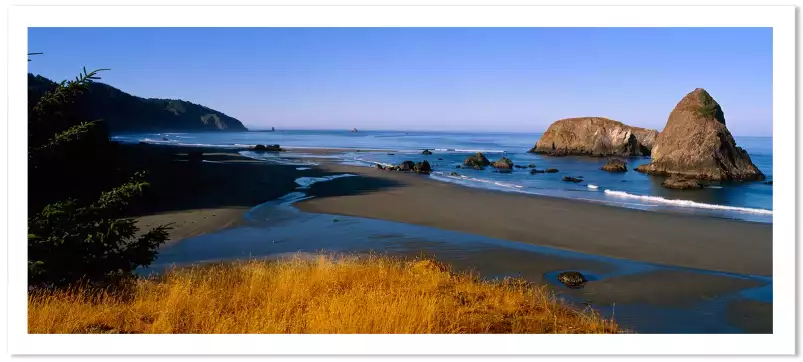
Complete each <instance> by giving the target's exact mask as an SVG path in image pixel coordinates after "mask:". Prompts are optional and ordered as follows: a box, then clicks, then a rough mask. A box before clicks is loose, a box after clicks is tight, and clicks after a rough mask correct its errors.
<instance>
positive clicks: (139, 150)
mask: <svg viewBox="0 0 803 362" xmlns="http://www.w3.org/2000/svg"><path fill="white" fill-rule="evenodd" d="M128 147H129V148H128V151H129V152H130V155H131V157H132V163H131V167H133V168H136V167H147V168H149V169H150V170H151V171H152V178H151V183H152V185H151V188H150V190H149V191H148V194H147V197H146V198H145V200H144V202H143V203H142V204H141V205H138V206H139V207H138V208H137V214H136V215H134V216H136V217H137V218H138V221H139V223H140V225H141V226H146V227H147V226H155V225H159V224H168V223H170V224H171V226H172V227H173V229H172V230H171V240H170V242H168V243H167V244H166V245H165V246H164V247H163V249H164V253H165V257H166V258H167V259H177V260H194V258H200V259H199V260H209V259H210V258H211V259H214V258H215V257H219V258H224V259H225V258H231V257H233V256H234V255H240V254H242V253H246V254H245V255H250V254H252V253H254V255H272V254H276V255H288V254H289V253H294V252H297V251H302V252H305V253H309V252H313V253H314V252H316V251H317V250H322V249H328V248H329V247H332V246H337V247H339V248H340V250H353V251H361V250H363V251H365V250H370V249H372V247H370V245H371V241H370V240H368V239H371V238H373V237H375V236H371V235H369V234H370V233H372V232H373V231H368V230H372V229H370V228H368V229H359V228H358V229H352V230H355V231H350V232H349V231H346V233H345V234H338V236H334V235H332V234H331V232H334V231H335V229H332V230H329V228H330V227H331V226H333V225H338V223H334V224H333V223H332V221H337V219H336V218H337V217H338V215H345V216H347V217H348V216H354V217H360V218H367V219H372V220H387V221H392V222H400V223H403V224H398V225H400V226H403V225H417V226H422V227H429V228H435V229H438V230H444V231H446V232H458V233H461V234H455V237H457V238H461V239H462V238H465V237H460V236H459V235H477V236H479V237H488V238H494V239H502V240H509V241H514V242H523V243H526V244H532V245H534V246H546V247H552V248H557V249H563V250H569V251H573V252H580V253H585V254H593V255H601V256H606V257H613V258H618V259H621V260H623V262H625V263H627V262H629V261H635V262H646V263H652V264H657V265H659V266H661V265H663V266H668V267H669V268H668V269H666V268H663V269H662V268H661V267H659V268H658V269H652V270H645V271H644V272H637V273H635V274H628V275H622V276H611V277H605V278H603V279H602V280H599V281H596V282H594V283H589V285H588V286H586V287H585V288H584V289H581V290H569V289H565V290H561V293H563V294H564V295H567V296H571V297H573V298H575V300H578V301H583V300H587V301H593V303H594V305H595V306H599V307H603V308H612V307H613V306H615V305H622V304H623V303H624V304H629V305H650V306H653V307H657V308H670V310H671V309H673V308H689V307H690V306H693V305H695V303H699V302H701V301H704V300H705V299H706V298H713V297H716V296H724V295H730V294H733V293H738V292H739V291H740V290H747V289H751V288H760V287H762V286H763V285H764V284H765V283H766V282H762V281H761V279H749V278H748V279H745V278H741V277H738V276H736V277H731V276H729V275H727V274H725V275H717V274H716V273H711V272H710V271H717V272H725V273H736V274H749V275H756V276H764V277H767V276H769V277H771V275H772V225H771V224H762V223H753V222H746V221H738V220H729V219H720V218H713V217H695V216H688V215H678V214H669V213H660V212H649V211H640V210H632V209H624V208H617V207H612V206H607V205H602V204H596V203H591V202H583V201H576V200H568V199H560V198H553V197H545V196H532V195H523V194H516V193H506V192H499V191H490V190H481V189H475V188H468V187H463V186H459V185H454V184H449V183H443V182H439V181H436V180H433V179H430V178H429V177H427V176H425V175H416V174H410V173H400V172H389V171H380V170H377V169H373V168H367V167H354V166H344V165H340V164H336V163H333V162H331V160H329V161H327V160H326V159H319V160H317V162H319V165H318V166H313V167H298V166H292V165H278V164H272V163H267V162H262V161H255V160H252V159H249V158H247V157H243V156H241V155H239V154H238V153H237V152H236V151H234V150H229V151H226V150H224V151H221V150H219V149H188V148H187V149H185V148H183V147H182V148H170V147H160V146H145V145H131V146H128ZM193 151H201V152H204V156H203V159H204V162H200V163H198V162H195V163H192V162H188V161H187V160H186V157H187V156H186V155H187V153H188V152H193ZM315 152H316V153H320V154H326V153H327V151H325V150H318V151H315ZM344 173H349V174H352V175H356V176H355V177H343V178H336V179H332V180H328V181H325V182H318V183H314V184H312V185H311V187H309V188H308V189H301V190H300V189H298V187H299V184H297V183H296V180H297V179H299V178H301V177H325V176H333V175H341V174H344ZM295 191H302V192H304V193H305V194H307V195H309V196H312V198H311V199H308V200H305V201H301V202H297V203H295V204H294V207H295V208H297V209H299V210H301V211H303V212H307V213H312V214H309V215H310V216H309V217H304V218H303V219H300V220H302V221H303V222H304V223H305V225H309V226H307V227H313V228H316V229H320V230H318V231H314V232H311V233H310V232H309V231H306V230H300V229H297V228H296V229H294V226H292V225H285V224H287V222H284V224H282V225H277V226H275V227H274V226H269V229H264V230H265V231H260V230H263V229H252V228H248V227H246V228H236V229H235V227H238V226H248V225H249V222H248V221H246V220H245V219H244V214H245V213H246V212H247V211H248V210H251V209H252V208H253V207H254V206H256V205H260V204H262V203H265V202H267V201H271V200H275V199H277V198H279V197H281V196H284V195H287V194H289V193H291V192H295ZM327 214H331V215H334V216H326V215H327ZM314 215H323V216H324V219H320V217H316V216H314ZM310 217H312V218H313V219H314V220H317V221H316V222H317V223H316V222H313V221H312V220H313V219H311V218H310ZM333 217H334V218H333ZM319 219H320V220H319ZM289 222H290V223H292V221H289ZM277 227H278V229H277ZM382 227H384V226H381V227H380V228H382ZM281 228H286V231H280V229H281ZM223 230H229V231H231V232H230V233H220V231H223ZM238 230H242V231H238ZM268 230H272V231H268ZM345 230H348V227H346V229H345ZM357 230H365V231H357ZM398 230H404V229H398ZM266 232H267V233H268V234H272V235H277V234H276V233H282V232H283V233H288V234H287V235H301V234H304V235H309V236H306V237H299V239H298V240H296V239H294V240H296V241H293V242H292V243H280V244H268V245H265V244H264V243H260V241H259V240H260V237H259V236H258V235H268V234H264V233H266ZM355 232H356V233H369V234H365V235H363V234H359V235H357V234H354V233H355ZM396 232H398V231H396ZM402 232H403V231H402ZM211 233H214V234H215V235H220V236H217V237H214V238H207V240H208V241H201V240H198V242H197V243H196V242H194V243H189V244H184V243H182V242H181V240H182V239H186V238H191V237H195V238H193V241H194V240H196V239H198V238H197V236H200V235H204V234H210V236H211ZM387 233H390V234H388V235H392V234H393V233H394V231H391V230H388V231H387ZM380 234H381V233H380ZM414 234H415V233H414ZM325 235H331V236H330V237H327V236H325ZM348 235H352V236H351V237H349V236H348ZM255 237H256V239H255ZM350 238H352V239H354V241H353V244H350V243H352V241H349V239H350ZM415 238H416V237H415V236H413V239H409V240H407V241H405V242H404V246H403V247H401V248H400V249H399V248H396V249H397V251H395V252H393V253H394V254H400V255H406V256H410V257H415V256H419V255H421V254H422V253H423V254H426V255H432V256H435V257H436V258H438V259H439V260H445V261H448V262H449V263H450V264H452V266H453V267H454V268H456V269H457V270H477V271H480V272H481V273H482V275H491V276H492V275H504V274H507V273H510V272H511V271H515V272H516V274H518V275H520V276H522V277H525V278H526V279H528V280H531V281H534V282H537V283H547V284H548V283H549V280H548V277H547V275H548V273H550V272H551V271H554V270H567V269H581V270H587V271H589V272H591V273H594V274H598V275H609V274H610V273H612V272H613V273H615V269H616V268H618V267H617V266H615V265H614V264H610V263H609V262H605V261H594V260H585V261H584V260H580V259H574V258H572V257H563V256H557V255H549V254H541V253H539V252H533V251H528V252H522V251H517V250H515V249H512V248H506V247H482V248H479V249H476V248H474V249H472V248H468V249H466V248H464V247H461V246H460V242H459V241H458V242H456V243H454V244H452V245H446V244H442V243H441V244H438V243H432V242H431V241H425V240H421V241H416V240H415ZM307 239H310V240H307ZM330 239H331V240H330ZM358 239H359V240H358ZM245 240H252V241H245ZM366 240H367V241H368V243H367V244H366ZM466 240H468V239H466ZM221 242H225V244H228V246H224V245H220V243H221ZM373 242H374V243H378V244H375V245H376V246H377V247H379V248H380V249H382V248H386V247H387V245H386V246H385V247H381V246H380V245H381V244H379V240H375V241H373ZM469 242H471V241H469ZM209 243H212V244H209ZM332 243H335V244H332ZM337 243H340V244H337ZM391 243H392V242H391ZM179 244H180V245H179ZM215 245H218V246H215ZM327 245H329V247H327ZM349 245H352V246H349ZM177 246H178V247H177ZM198 247H201V248H203V250H204V251H203V252H200V254H199V253H198V252H197V251H195V250H194V248H198ZM221 248H222V249H221ZM365 248H368V249H365ZM212 250H218V252H214V251H212ZM385 250H388V249H385ZM238 253H239V254H238ZM227 255H228V256H227ZM274 256H275V255H274ZM678 267H679V268H678ZM673 268H674V269H673ZM687 268H692V269H687ZM693 269H700V270H704V271H703V272H695V271H694V270H693ZM701 298H702V299H701ZM722 305H727V307H723V308H726V309H725V312H724V313H725V315H726V318H727V319H728V320H729V321H731V323H733V324H735V325H737V326H740V327H741V328H744V329H745V330H748V331H753V332H760V333H766V332H767V331H771V328H772V323H771V316H772V309H771V304H768V303H765V302H757V301H750V300H747V301H737V302H736V303H726V304H722ZM606 306H607V307H606ZM628 313H630V315H628ZM617 315H619V316H620V318H630V319H631V320H632V321H636V322H635V323H641V322H640V320H642V318H643V317H642V316H640V315H639V314H638V309H632V310H628V311H626V310H624V309H621V307H620V310H619V312H617ZM670 320H671V319H670ZM679 323H680V322H679ZM684 323H691V322H688V321H687V322H684ZM672 328H678V330H682V329H683V328H682V327H672Z"/></svg>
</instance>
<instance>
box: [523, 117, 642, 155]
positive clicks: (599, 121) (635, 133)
mask: <svg viewBox="0 0 803 362" xmlns="http://www.w3.org/2000/svg"><path fill="white" fill-rule="evenodd" d="M657 136H658V131H657V130H654V129H646V128H639V127H631V126H628V125H626V124H624V123H622V122H618V121H614V120H612V119H608V118H603V117H580V118H567V119H561V120H559V121H555V122H554V123H552V124H551V125H549V128H548V129H547V130H546V132H544V135H543V136H541V139H539V140H538V142H536V144H535V147H533V148H532V149H530V152H533V153H542V154H548V155H553V156H567V155H586V156H597V157H603V156H626V157H627V156H648V155H650V152H651V149H652V146H653V142H654V141H655V139H656V137H657Z"/></svg>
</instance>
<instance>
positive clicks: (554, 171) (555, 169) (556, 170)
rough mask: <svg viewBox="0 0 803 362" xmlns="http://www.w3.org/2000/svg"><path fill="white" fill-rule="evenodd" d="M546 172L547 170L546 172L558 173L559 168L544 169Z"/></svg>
mask: <svg viewBox="0 0 803 362" xmlns="http://www.w3.org/2000/svg"><path fill="white" fill-rule="evenodd" d="M544 172H546V173H556V172H558V169H557V168H548V169H546V170H544Z"/></svg>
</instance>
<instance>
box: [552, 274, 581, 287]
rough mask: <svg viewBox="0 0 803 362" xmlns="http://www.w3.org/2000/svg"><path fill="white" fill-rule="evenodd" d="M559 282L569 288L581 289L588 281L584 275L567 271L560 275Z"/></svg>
mask: <svg viewBox="0 0 803 362" xmlns="http://www.w3.org/2000/svg"><path fill="white" fill-rule="evenodd" d="M558 281H559V282H561V283H563V284H564V285H566V286H567V287H570V288H577V287H581V286H582V285H583V284H585V283H586V282H587V281H588V280H586V278H585V275H583V273H580V272H576V271H567V272H562V273H560V274H558Z"/></svg>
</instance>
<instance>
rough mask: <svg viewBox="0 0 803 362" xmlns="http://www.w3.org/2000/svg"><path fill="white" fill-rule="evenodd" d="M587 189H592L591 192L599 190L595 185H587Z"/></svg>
mask: <svg viewBox="0 0 803 362" xmlns="http://www.w3.org/2000/svg"><path fill="white" fill-rule="evenodd" d="M588 188H590V189H592V190H596V189H598V188H599V186H597V185H592V184H588Z"/></svg>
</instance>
